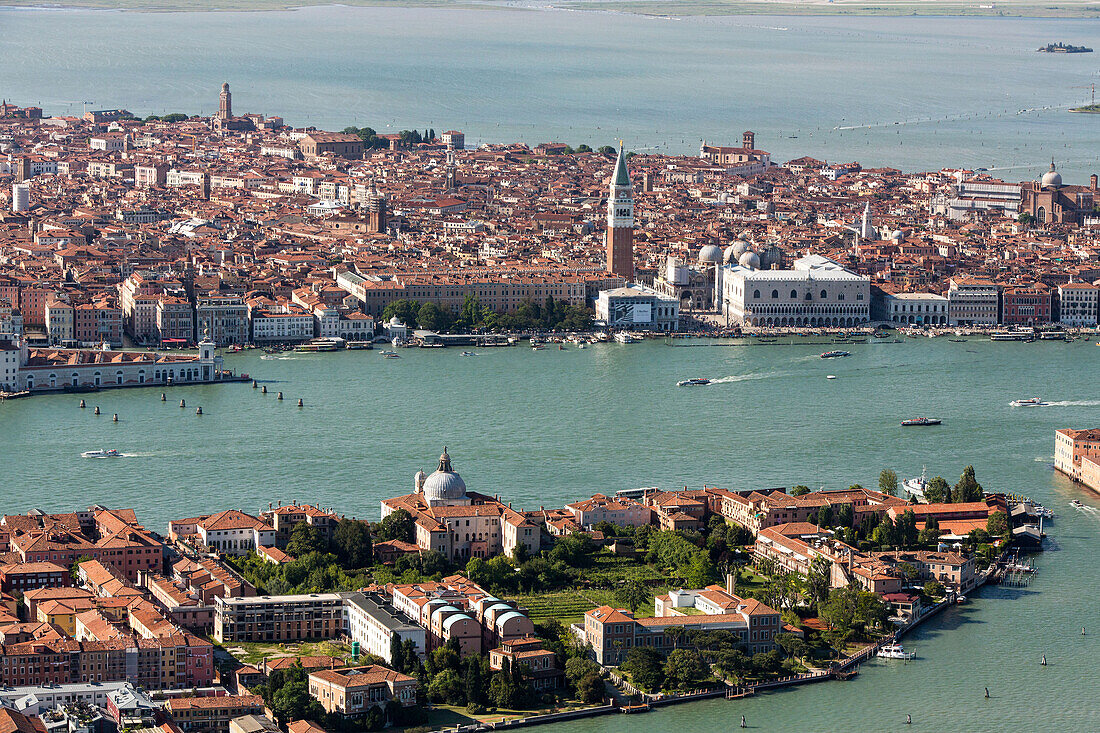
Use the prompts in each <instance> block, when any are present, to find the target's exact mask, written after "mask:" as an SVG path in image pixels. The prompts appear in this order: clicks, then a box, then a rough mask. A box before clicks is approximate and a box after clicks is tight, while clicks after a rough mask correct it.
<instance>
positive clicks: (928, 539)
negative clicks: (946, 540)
mask: <svg viewBox="0 0 1100 733" xmlns="http://www.w3.org/2000/svg"><path fill="white" fill-rule="evenodd" d="M939 540H940V523H939V522H938V521H936V518H935V517H929V518H928V519H926V520H925V522H924V529H922V530H921V531H920V533H919V534H918V535H917V543H918V544H921V545H931V544H933V543H935V542H939Z"/></svg>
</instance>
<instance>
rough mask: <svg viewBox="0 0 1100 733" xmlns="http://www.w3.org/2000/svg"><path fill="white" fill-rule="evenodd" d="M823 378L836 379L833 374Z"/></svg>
mask: <svg viewBox="0 0 1100 733" xmlns="http://www.w3.org/2000/svg"><path fill="white" fill-rule="evenodd" d="M825 378H826V379H836V375H835V374H828V375H826V376H825Z"/></svg>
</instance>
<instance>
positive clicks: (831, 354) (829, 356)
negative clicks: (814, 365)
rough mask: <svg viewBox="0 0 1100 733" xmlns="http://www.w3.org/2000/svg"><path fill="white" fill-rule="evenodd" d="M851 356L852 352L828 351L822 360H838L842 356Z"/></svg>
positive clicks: (822, 356)
mask: <svg viewBox="0 0 1100 733" xmlns="http://www.w3.org/2000/svg"><path fill="white" fill-rule="evenodd" d="M851 355H852V352H850V351H826V352H825V353H824V354H822V355H821V358H822V359H837V358H840V357H842V356H851Z"/></svg>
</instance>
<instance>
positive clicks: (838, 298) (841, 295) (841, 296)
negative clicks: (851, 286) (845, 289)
mask: <svg viewBox="0 0 1100 733" xmlns="http://www.w3.org/2000/svg"><path fill="white" fill-rule="evenodd" d="M836 299H837V300H844V293H840V294H839V295H837V296H836Z"/></svg>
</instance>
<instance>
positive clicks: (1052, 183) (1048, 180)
mask: <svg viewBox="0 0 1100 733" xmlns="http://www.w3.org/2000/svg"><path fill="white" fill-rule="evenodd" d="M1061 185H1062V174H1061V173H1059V172H1058V171H1056V170H1054V161H1053V160H1052V161H1050V170H1048V171H1047V172H1046V173H1044V174H1043V188H1057V187H1058V186H1061Z"/></svg>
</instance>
